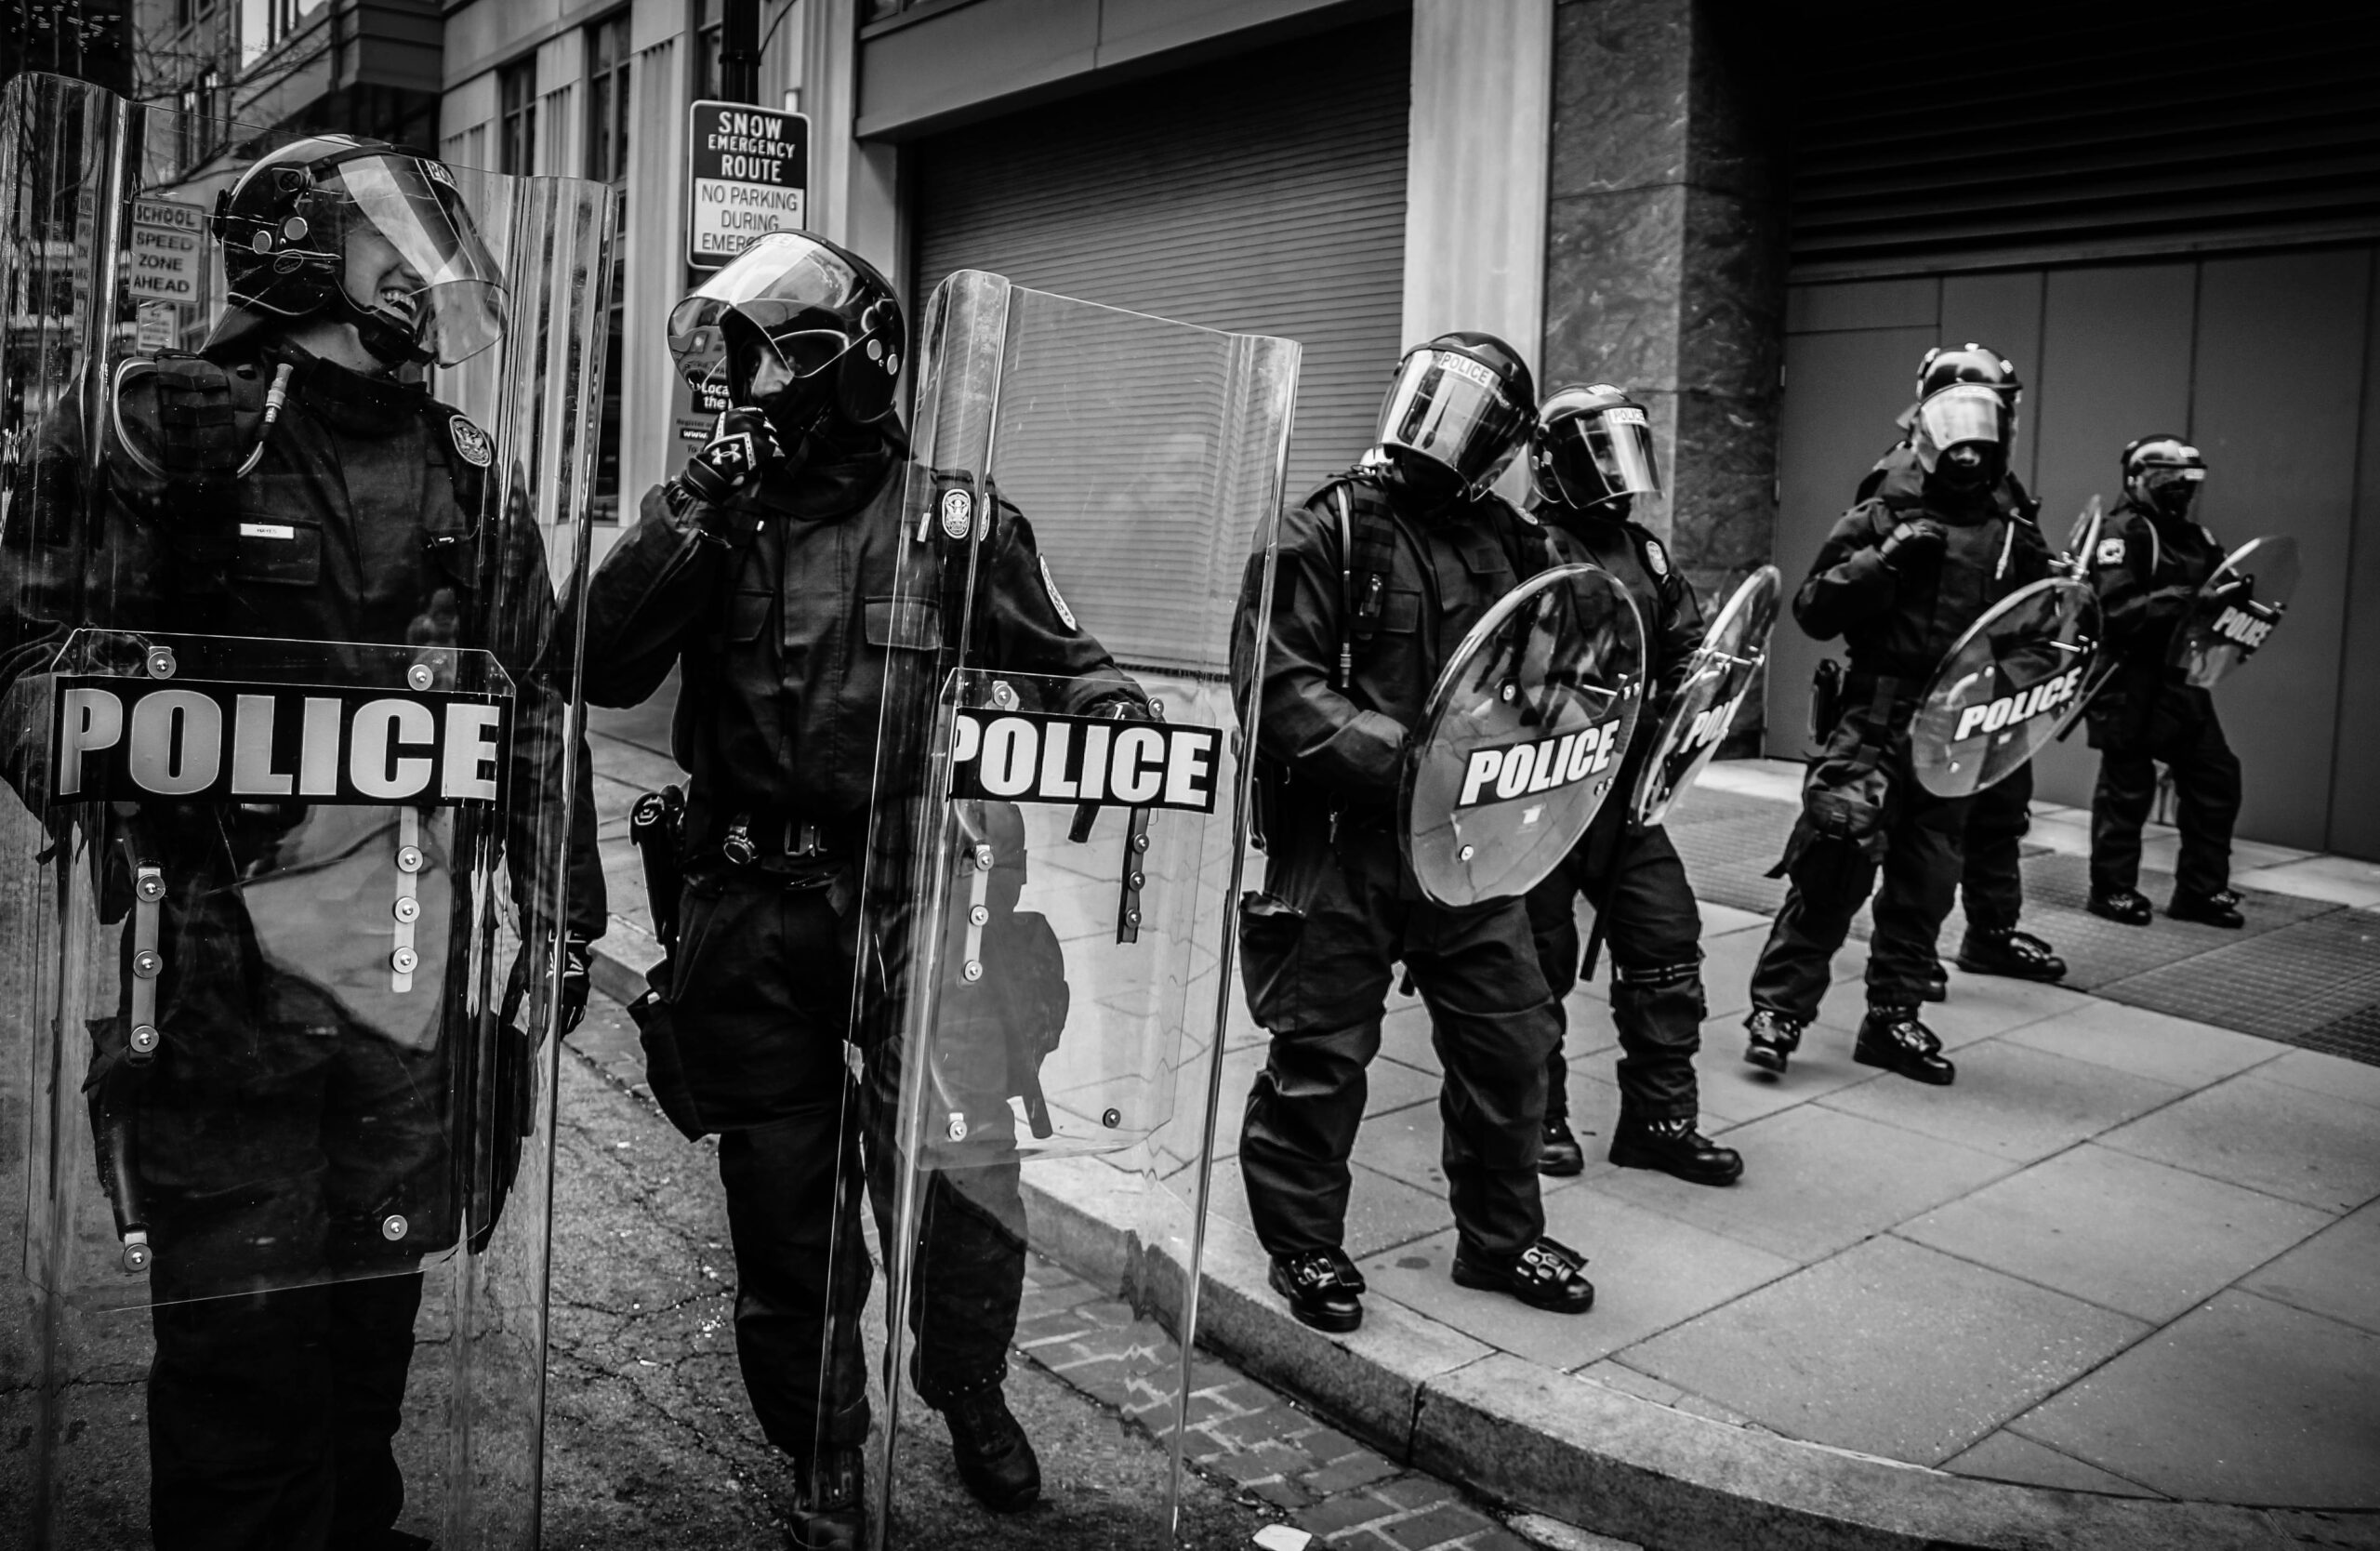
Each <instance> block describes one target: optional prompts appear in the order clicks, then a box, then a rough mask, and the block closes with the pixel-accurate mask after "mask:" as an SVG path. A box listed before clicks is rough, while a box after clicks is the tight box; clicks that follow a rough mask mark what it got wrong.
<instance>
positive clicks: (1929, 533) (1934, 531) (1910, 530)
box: [1876, 517, 1950, 565]
mask: <svg viewBox="0 0 2380 1551" xmlns="http://www.w3.org/2000/svg"><path fill="white" fill-rule="evenodd" d="M1949 542H1950V529H1948V528H1946V527H1944V526H1943V525H1942V524H1939V523H1937V522H1936V521H1935V520H1934V519H1933V518H1931V517H1920V518H1917V519H1916V520H1914V521H1912V522H1907V523H1903V524H1901V525H1900V526H1898V527H1897V528H1895V529H1893V531H1892V537H1889V538H1887V539H1885V540H1884V548H1883V549H1881V550H1877V551H1876V552H1877V553H1878V554H1881V555H1882V556H1884V563H1885V564H1887V565H1898V564H1899V563H1901V562H1902V561H1903V560H1904V559H1906V558H1908V557H1910V556H1912V555H1924V554H1939V553H1941V552H1942V547H1943V546H1944V545H1946V544H1948V543H1949Z"/></svg>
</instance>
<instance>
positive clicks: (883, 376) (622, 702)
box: [586, 232, 1146, 1547]
mask: <svg viewBox="0 0 2380 1551" xmlns="http://www.w3.org/2000/svg"><path fill="white" fill-rule="evenodd" d="M670 331H671V335H672V345H673V348H675V349H677V350H679V351H681V357H682V356H684V355H685V354H687V353H690V352H694V351H700V350H705V349H710V350H722V351H723V352H724V359H723V364H722V365H721V367H720V368H719V369H720V372H721V378H722V380H723V382H724V384H725V386H726V387H727V389H728V391H729V393H730V397H731V401H732V403H733V404H734V405H735V407H734V408H732V409H730V410H728V411H726V412H725V413H723V414H722V415H721V417H720V418H719V420H718V422H717V424H716V426H715V427H714V430H713V432H712V435H711V437H710V439H709V441H708V443H707V444H706V445H705V446H704V447H703V448H702V449H701V450H700V451H699V452H698V453H697V454H696V455H695V456H694V458H693V459H692V461H690V462H689V464H688V465H687V467H686V469H685V470H684V471H683V472H682V473H681V474H680V475H679V476H678V477H677V478H675V479H673V480H671V481H670V482H669V483H668V484H665V485H662V486H660V487H658V488H656V489H655V490H653V491H651V492H650V493H648V494H647V495H646V497H644V502H643V513H642V517H641V520H640V521H639V523H638V524H637V525H636V526H635V527H634V528H633V529H631V530H630V531H629V532H628V534H627V535H626V536H625V537H623V538H622V539H621V541H620V543H619V544H618V545H617V547H615V549H614V550H613V551H612V552H611V554H610V555H609V556H607V557H606V559H605V561H604V563H603V564H602V568H601V569H600V570H599V571H598V572H597V574H596V576H595V577H594V578H593V580H592V582H591V583H590V585H589V588H588V599H587V619H588V623H587V643H588V644H587V668H586V676H587V692H588V699H590V700H592V701H594V702H595V703H597V704H601V705H611V706H630V705H634V704H636V703H638V702H639V701H641V700H643V699H644V698H645V697H647V696H650V695H651V694H653V692H654V691H655V689H656V688H658V687H659V686H660V684H661V683H662V681H663V680H664V678H665V677H666V676H667V675H668V671H669V669H670V668H671V667H672V666H677V667H679V668H681V684H682V686H683V687H682V689H681V698H680V700H679V702H678V708H677V717H676V722H675V726H674V732H673V745H674V751H675V753H676V755H677V758H678V761H679V762H680V763H681V764H682V765H684V766H685V767H686V768H687V769H688V770H689V771H690V772H691V773H692V777H693V778H692V783H691V787H690V789H689V792H688V798H687V810H686V817H685V829H684V842H683V853H682V857H681V861H682V867H683V871H684V875H685V884H684V893H683V899H682V902H681V906H680V909H679V927H678V931H679V937H678V942H677V945H676V949H675V952H674V954H673V955H672V961H671V967H670V972H669V976H668V984H667V985H664V986H660V987H657V988H656V991H657V994H658V1006H657V1007H655V1006H651V1005H648V1006H647V1007H646V1008H645V1010H644V1011H645V1015H646V1016H648V1018H649V1017H651V1016H652V1015H654V1014H656V1013H657V1014H659V1015H661V1016H663V1017H666V1019H667V1020H668V1028H669V1029H670V1030H671V1031H672V1032H673V1034H674V1041H675V1044H676V1046H677V1049H678V1051H679V1052H680V1055H681V1062H682V1066H683V1069H684V1074H685V1082H686V1094H685V1097H686V1101H687V1103H688V1105H689V1106H690V1107H691V1111H692V1118H691V1124H690V1125H689V1126H688V1129H690V1130H692V1131H694V1132H695V1133H702V1132H714V1133H718V1134H719V1136H720V1145H719V1163H720V1175H721V1181H722V1183H723V1184H724V1186H725V1188H726V1192H727V1207H728V1219H729V1225H730V1227H731V1229H732V1230H733V1233H734V1249H735V1261H736V1275H737V1289H736V1302H735V1333H736V1355H737V1358H738V1360H739V1362H740V1364H741V1366H742V1369H743V1373H744V1382H745V1387H746V1390H747V1393H748V1394H749V1395H750V1397H751V1400H752V1405H753V1409H754V1410H755V1412H757V1413H758V1414H759V1416H760V1425H761V1428H762V1430H763V1432H765V1433H766V1434H767V1436H768V1438H769V1439H770V1441H771V1442H773V1443H774V1444H775V1445H776V1446H777V1447H778V1448H780V1449H782V1450H784V1451H786V1452H787V1454H788V1455H789V1456H790V1460H791V1464H792V1465H793V1469H794V1474H795V1477H796V1494H795V1500H794V1502H793V1503H792V1504H791V1505H790V1510H789V1517H790V1518H791V1519H792V1524H793V1531H794V1538H795V1541H796V1543H797V1544H800V1545H802V1546H805V1547H812V1546H814V1547H829V1546H832V1547H841V1546H849V1545H853V1544H857V1543H858V1542H859V1540H861V1539H862V1538H863V1537H864V1533H865V1528H866V1514H865V1505H864V1502H863V1497H864V1486H865V1483H864V1480H863V1477H864V1475H865V1466H864V1465H863V1463H862V1458H861V1453H860V1446H861V1444H862V1443H863V1442H864V1441H865V1439H866V1435H867V1428H868V1403H867V1395H866V1378H865V1367H864V1359H863V1355H862V1349H861V1334H860V1327H859V1324H858V1318H859V1311H860V1308H861V1306H862V1305H863V1304H864V1302H865V1301H866V1291H867V1284H868V1279H869V1277H870V1269H869V1266H868V1264H867V1259H866V1253H865V1252H864V1251H862V1250H860V1249H859V1245H860V1239H859V1234H858V1218H857V1197H856V1194H855V1193H854V1191H853V1189H852V1188H851V1182H852V1180H853V1178H854V1177H855V1170H854V1168H853V1164H854V1161H855V1159H856V1152H857V1149H858V1147H860V1144H861V1134H860V1133H866V1142H867V1150H868V1155H869V1158H868V1163H869V1176H870V1182H871V1185H870V1192H869V1193H870V1195H871V1197H872V1199H873V1204H874V1207H875V1210H876V1212H877V1213H878V1222H879V1228H880V1230H881V1233H882V1237H883V1239H885V1241H886V1242H887V1243H890V1242H891V1241H892V1240H893V1230H892V1228H891V1225H890V1213H891V1211H892V1195H893V1191H892V1188H891V1181H892V1175H893V1167H894V1164H893V1159H892V1157H891V1156H890V1155H891V1152H892V1148H891V1147H890V1145H889V1143H888V1142H887V1141H886V1139H885V1136H884V1133H883V1128H885V1127H887V1126H889V1124H890V1123H891V1120H892V1117H891V1115H890V1114H889V1113H888V1112H887V1111H889V1110H890V1109H891V1108H892V1107H893V1105H894V1097H895V1095H897V1093H898V1082H899V1074H898V1071H897V1061H896V1060H894V1059H893V1054H892V1053H891V1051H890V1050H889V1049H888V1048H887V1043H886V1041H882V1040H880V1039H874V1038H871V1039H870V1040H869V1041H868V1042H867V1045H866V1048H867V1053H868V1056H869V1077H868V1082H867V1085H866V1090H865V1092H864V1093H862V1094H856V1095H855V1094H852V1093H850V1092H849V1091H848V1090H847V1084H848V1077H847V1074H846V1071H845V1067H844V1056H843V1051H844V1043H845V1041H846V1040H847V1039H853V1038H854V1036H855V1031H854V1028H853V1007H854V1000H853V985H854V980H853V976H854V972H855V969H856V968H857V964H858V952H859V944H860V943H861V942H862V941H863V940H864V939H867V940H874V939H876V938H877V937H879V935H881V934H882V933H884V932H886V931H888V930H892V929H894V928H896V927H897V925H898V923H888V922H881V921H862V920H860V919H859V913H858V907H857V904H856V894H857V884H858V882H859V878H858V869H859V867H860V863H861V855H862V849H863V847H864V845H865V843H866V840H867V836H868V824H869V816H870V810H871V802H872V799H873V798H874V797H875V796H876V793H875V792H874V790H873V785H872V783H873V779H874V776H875V773H876V771H877V768H878V744H879V722H880V721H881V718H882V715H883V709H884V708H883V697H884V692H885V674H886V667H887V658H888V655H889V654H891V653H897V652H908V651H918V652H931V651H934V650H937V649H939V648H940V646H941V644H942V633H941V632H942V631H943V630H956V629H958V628H959V619H960V618H961V617H962V614H961V612H960V611H959V610H956V609H947V610H942V611H937V610H936V609H935V608H934V607H932V606H931V605H930V604H929V603H926V602H924V601H923V600H914V599H913V600H911V602H910V603H908V604H907V605H906V606H901V607H896V606H895V601H894V600H895V597H896V588H895V585H894V571H895V567H896V563H897V561H898V558H899V553H900V548H899V537H900V532H901V513H902V503H903V499H904V492H905V490H906V488H907V487H908V484H909V480H908V475H909V459H908V457H907V451H908V445H907V441H906V436H905V434H904V432H903V430H902V426H901V423H900V420H899V418H898V417H897V415H896V412H895V409H894V405H893V391H894V387H895V384H896V383H897V382H898V380H899V376H900V370H901V363H902V361H903V360H904V359H905V358H906V355H907V352H908V338H907V333H906V325H905V324H904V321H903V318H902V312H901V307H900V303H899V301H898V300H897V299H896V297H895V294H894V292H893V288H892V286H891V285H890V284H889V283H888V282H886V280H885V279H884V277H883V276H882V275H881V274H879V272H877V271H876V270H875V268H874V267H873V266H871V265H869V264H868V263H867V262H866V260H864V259H860V258H858V257H857V256H856V255H854V254H853V253H851V252H849V251H848V250H846V249H844V248H841V247H840V246H837V245H834V244H832V243H828V242H826V241H823V240H821V239H818V238H816V237H813V236H811V235H808V234H806V233H794V232H783V233H777V234H774V235H771V236H768V237H765V238H762V239H761V240H760V241H759V242H758V243H756V244H754V245H752V246H751V247H749V248H747V249H746V250H745V252H744V253H743V254H742V255H741V256H739V257H738V258H737V259H736V260H735V261H734V262H733V263H731V264H729V265H727V266H726V267H725V268H723V269H721V271H720V272H719V273H718V274H717V275H715V276H713V277H712V278H711V280H710V281H709V282H708V283H707V284H706V285H704V286H703V287H702V288H701V289H700V290H698V291H696V292H695V293H694V295H693V296H692V297H690V298H687V299H686V300H685V301H684V302H682V303H681V305H680V307H679V309H678V310H677V312H675V313H674V314H673V315H672V318H671V320H670ZM992 524H993V526H992V531H991V535H990V537H987V538H986V539H985V540H984V542H983V548H982V555H981V560H980V562H979V563H980V564H981V565H982V566H984V567H985V568H986V569H987V574H988V584H987V590H986V592H985V594H984V595H983V599H984V601H983V602H982V603H980V604H979V605H978V617H977V618H976V620H975V622H974V625H975V628H976V629H977V630H982V631H983V632H985V638H986V650H985V653H984V660H985V664H986V666H987V667H990V668H993V669H1007V670H1010V671H1012V672H1016V673H1018V674H1021V675H1038V676H1041V677H1043V678H1048V679H1056V680H1062V681H1064V682H1065V683H1066V685H1067V688H1066V689H1065V691H1064V697H1063V703H1061V704H1056V705H1052V706H1050V707H1048V708H1047V709H1052V710H1058V711H1063V712H1067V713H1073V714H1091V713H1103V712H1105V711H1107V710H1109V709H1120V710H1130V711H1131V712H1134V713H1136V714H1137V713H1139V712H1141V711H1142V710H1143V709H1144V708H1145V706H1146V701H1145V698H1144V696H1143V695H1142V694H1141V691H1140V689H1139V687H1138V685H1137V684H1135V683H1133V681H1132V680H1131V679H1130V678H1128V677H1127V676H1126V675H1124V674H1123V673H1122V672H1121V671H1120V670H1119V669H1117V667H1116V665H1115V663H1114V662H1113V660H1112V659H1111V658H1110V657H1109V656H1108V654H1107V652H1106V650H1105V649H1104V647H1103V646H1101V645H1100V643H1098V642H1097V641H1096V640H1094V639H1093V638H1092V637H1091V635H1090V634H1089V633H1088V632H1086V631H1084V630H1080V629H1079V628H1078V627H1077V625H1076V623H1075V620H1074V616H1073V615H1072V614H1071V612H1070V611H1069V610H1068V609H1067V608H1066V607H1065V605H1064V602H1063V600H1062V598H1061V597H1060V595H1059V593H1058V590H1057V587H1056V583H1055V582H1054V580H1052V579H1051V577H1050V573H1049V570H1048V567H1047V565H1046V564H1045V563H1043V562H1042V561H1041V559H1040V557H1039V554H1038V550H1037V549H1036V547H1035V543H1034V537H1033V529H1032V526H1031V524H1029V523H1027V522H1026V521H1025V518H1024V517H1023V516H1021V515H1019V514H1018V513H1017V512H1016V511H1015V510H1014V509H1013V508H1012V507H1007V506H1005V505H1004V504H1003V505H1002V506H1001V507H1000V509H999V510H998V511H997V512H996V513H994V514H993V516H992ZM945 615H947V617H945ZM652 1031H653V1030H652V1027H650V1026H648V1029H647V1033H648V1038H650V1037H651V1034H652ZM855 1099H856V1100H857V1101H858V1102H860V1103H861V1104H862V1105H864V1107H865V1109H866V1119H865V1120H864V1122H863V1123H862V1124H859V1125H850V1124H846V1123H845V1119H846V1116H847V1115H848V1114H851V1113H853V1112H854V1111H853V1107H852V1106H853V1101H854V1100H855ZM971 1175H972V1177H971V1179H970V1181H969V1185H970V1188H969V1190H968V1191H967V1192H966V1193H964V1194H963V1195H962V1194H961V1193H960V1192H959V1191H957V1190H955V1189H950V1188H946V1186H947V1185H948V1181H947V1179H946V1178H945V1176H941V1175H937V1176H935V1178H934V1181H933V1186H932V1189H931V1190H930V1192H929V1195H928V1199H927V1200H926V1202H925V1205H924V1209H923V1214H924V1221H925V1227H924V1235H925V1240H926V1248H925V1249H924V1251H923V1252H922V1253H919V1256H918V1265H919V1267H920V1276H919V1281H920V1285H919V1287H918V1289H917V1290H916V1298H915V1301H914V1303H913V1306H912V1309H911V1317H912V1322H913V1324H914V1325H915V1326H916V1328H917V1329H918V1332H919V1343H918V1346H917V1347H916V1352H915V1362H914V1363H913V1374H912V1376H913V1378H914V1380H915V1382H916V1384H917V1387H918V1390H919V1394H920V1395H921V1396H922V1397H923V1398H924V1399H925V1400H926V1401H927V1403H928V1404H930V1405H932V1406H933V1407H934V1408H935V1409H937V1410H939V1411H941V1412H942V1413H943V1415H944V1418H945V1421H946V1422H947V1423H948V1425H949V1427H950V1432H951V1440H952V1445H953V1449H954V1452H955V1454H956V1457H957V1460H958V1464H959V1471H960V1474H961V1477H962V1478H963V1479H964V1480H965V1482H966V1484H967V1486H968V1488H969V1489H970V1490H971V1491H972V1492H974V1494H975V1495H976V1496H977V1497H978V1498H979V1499H980V1500H982V1501H983V1502H985V1504H986V1505H989V1506H991V1507H993V1508H995V1509H1002V1510H1007V1509H1016V1508H1022V1507H1024V1506H1025V1505H1028V1504H1030V1503H1031V1502H1033V1501H1034V1500H1035V1498H1036V1497H1037V1495H1038V1491H1039V1483H1040V1474H1039V1465H1038V1461H1037V1460H1036V1458H1035V1455H1034V1452H1033V1449H1032V1445H1031V1443H1030V1442H1029V1441H1028V1440H1027V1439H1026V1438H1025V1434H1024V1432H1023V1430H1022V1429H1021V1428H1020V1427H1019V1426H1018V1425H1017V1423H1016V1420H1015V1418H1014V1417H1013V1416H1012V1414H1011V1413H1010V1412H1009V1409H1008V1405H1007V1402H1006V1400H1005V1399H1004V1398H1003V1395H1002V1390H1001V1385H1002V1383H1003V1381H1004V1379H1005V1377H1006V1374H1007V1353H1008V1347H1009V1342H1010V1339H1011V1337H1012V1334H1013V1332H1014V1330H1015V1325H1016V1317H1017V1306H1018V1301H1019V1299H1020V1297H1021V1296H1022V1293H1023V1286H1024V1274H1025V1244H1024V1235H1023V1205H1022V1202H1021V1200H1020V1198H1019V1194H1018V1181H1017V1168H1016V1164H1015V1162H1014V1160H1013V1159H1011V1160H1009V1161H1007V1162H1006V1163H1005V1164H1001V1163H992V1164H988V1165H985V1166H984V1167H982V1168H978V1169H975V1170H972V1171H971ZM822 1353H823V1354H825V1356H824V1359H823V1360H822Z"/></svg>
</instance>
